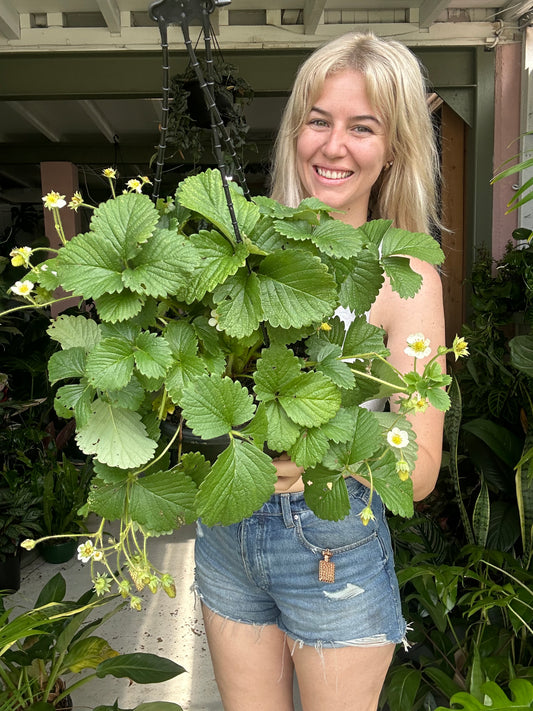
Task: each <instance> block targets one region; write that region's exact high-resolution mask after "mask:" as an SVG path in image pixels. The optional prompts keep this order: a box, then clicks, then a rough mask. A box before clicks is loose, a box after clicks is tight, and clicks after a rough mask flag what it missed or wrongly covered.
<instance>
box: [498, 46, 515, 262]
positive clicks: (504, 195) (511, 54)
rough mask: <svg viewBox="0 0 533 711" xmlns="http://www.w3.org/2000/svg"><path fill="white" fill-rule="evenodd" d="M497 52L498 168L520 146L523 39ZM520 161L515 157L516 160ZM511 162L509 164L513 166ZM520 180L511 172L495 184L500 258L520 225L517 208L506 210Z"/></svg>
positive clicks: (500, 47)
mask: <svg viewBox="0 0 533 711" xmlns="http://www.w3.org/2000/svg"><path fill="white" fill-rule="evenodd" d="M495 52H496V78H495V87H494V88H495V107H494V108H495V111H494V163H493V165H494V172H495V173H497V172H498V171H499V170H501V169H502V164H503V163H504V162H505V161H507V160H509V158H512V157H513V156H514V155H516V154H517V153H518V151H519V149H520V146H519V142H518V140H517V139H518V137H519V134H520V79H521V71H522V70H521V67H522V47H521V45H520V43H517V44H504V45H499V46H497V47H496V49H495ZM513 162H514V163H516V162H517V161H516V160H514V161H512V163H513ZM512 163H509V164H508V165H506V166H505V167H509V166H510V165H511V164H512ZM517 181H518V178H517V176H516V175H511V176H509V177H508V178H505V179H504V180H501V181H498V182H497V183H495V184H494V187H493V190H494V200H493V209H492V254H493V256H494V258H495V259H498V258H499V257H500V256H501V255H502V254H503V251H504V249H505V245H506V244H507V242H508V241H509V240H511V239H512V231H513V230H514V229H516V227H518V221H517V219H518V217H517V213H516V212H512V213H510V214H509V215H506V214H505V211H506V210H507V203H508V202H509V200H510V199H511V198H512V197H513V195H514V191H513V189H512V185H513V184H514V183H516V182H517Z"/></svg>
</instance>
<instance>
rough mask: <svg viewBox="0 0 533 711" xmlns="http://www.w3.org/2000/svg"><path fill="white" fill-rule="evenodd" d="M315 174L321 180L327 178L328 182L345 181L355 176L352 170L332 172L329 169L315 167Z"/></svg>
mask: <svg viewBox="0 0 533 711" xmlns="http://www.w3.org/2000/svg"><path fill="white" fill-rule="evenodd" d="M315 172H316V174H317V175H319V176H320V177H321V178H326V179H327V180H345V179H346V178H349V177H350V175H353V171H352V170H330V169H329V168H321V167H320V166H318V165H316V166H315Z"/></svg>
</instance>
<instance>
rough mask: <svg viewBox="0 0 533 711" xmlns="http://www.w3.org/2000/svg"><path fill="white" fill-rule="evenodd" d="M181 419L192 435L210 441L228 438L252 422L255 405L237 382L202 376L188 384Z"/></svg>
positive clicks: (185, 389)
mask: <svg viewBox="0 0 533 711" xmlns="http://www.w3.org/2000/svg"><path fill="white" fill-rule="evenodd" d="M181 407H182V409H183V416H184V418H185V420H186V421H187V424H188V425H189V427H190V428H191V429H192V431H193V432H194V434H196V435H198V436H200V437H202V438H203V439H211V438H213V437H218V436H219V435H222V434H229V433H230V432H231V431H232V430H233V429H235V428H236V427H237V426H238V425H242V424H243V423H245V422H247V421H248V420H251V419H252V417H253V416H254V412H255V405H254V401H253V398H252V396H251V395H250V393H249V392H248V390H246V388H243V386H242V385H241V384H240V383H239V382H238V381H236V380H235V381H232V380H231V379H230V378H228V377H225V378H220V377H218V376H216V375H203V376H202V377H201V378H198V379H196V380H195V381H193V382H191V383H189V384H188V385H187V386H186V387H185V388H184V390H183V397H182V399H181Z"/></svg>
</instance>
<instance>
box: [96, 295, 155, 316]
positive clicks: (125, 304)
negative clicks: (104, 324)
mask: <svg viewBox="0 0 533 711" xmlns="http://www.w3.org/2000/svg"><path fill="white" fill-rule="evenodd" d="M145 299H146V297H144V296H141V295H140V294H136V293H135V292H133V291H130V290H129V289H123V290H122V292H121V293H120V294H102V296H100V297H98V299H96V300H95V304H96V310H97V311H98V315H99V316H100V318H101V319H102V321H109V322H110V323H116V322H117V321H127V320H128V319H131V318H133V317H134V316H137V314H139V313H140V312H141V309H142V307H143V305H144V302H145Z"/></svg>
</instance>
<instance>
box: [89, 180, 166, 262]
mask: <svg viewBox="0 0 533 711" xmlns="http://www.w3.org/2000/svg"><path fill="white" fill-rule="evenodd" d="M158 221H159V214H158V212H157V210H156V209H155V207H154V204H153V203H152V201H151V200H150V198H149V197H148V196H147V195H141V194H139V193H127V194H125V195H119V196H117V197H116V198H114V199H111V200H108V201H107V202H105V203H102V204H101V205H100V206H99V207H97V208H96V210H95V211H94V212H93V216H92V219H91V231H93V232H95V233H97V234H98V235H99V236H100V235H101V236H103V237H104V238H105V239H106V241H107V242H108V243H109V244H110V245H112V247H113V248H114V250H115V251H116V252H117V253H120V254H122V255H123V257H124V259H125V260H129V259H131V258H132V257H133V256H134V255H135V254H136V252H137V249H138V245H139V244H141V243H144V242H146V241H147V240H148V239H149V237H150V235H151V234H152V232H153V230H154V227H155V226H156V224H157V222H158Z"/></svg>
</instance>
